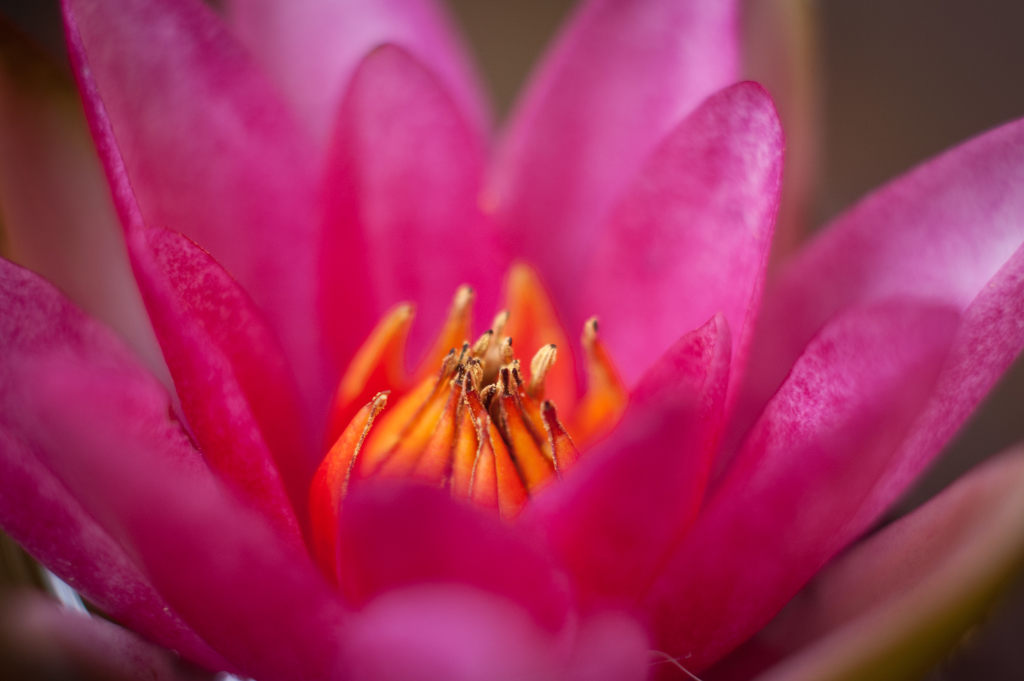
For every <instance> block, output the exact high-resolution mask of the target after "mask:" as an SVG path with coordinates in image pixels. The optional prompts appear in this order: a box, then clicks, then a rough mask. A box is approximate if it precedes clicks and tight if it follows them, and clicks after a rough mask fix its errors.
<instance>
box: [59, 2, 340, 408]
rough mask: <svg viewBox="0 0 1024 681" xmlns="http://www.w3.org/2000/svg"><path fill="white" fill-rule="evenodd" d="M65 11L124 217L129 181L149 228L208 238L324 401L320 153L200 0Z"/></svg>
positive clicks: (67, 6)
mask: <svg viewBox="0 0 1024 681" xmlns="http://www.w3.org/2000/svg"><path fill="white" fill-rule="evenodd" d="M64 15H65V23H66V28H67V34H68V44H69V52H70V55H71V61H72V65H73V67H74V70H75V76H76V78H77V79H78V83H79V87H80V89H81V90H82V92H83V97H84V100H85V105H86V112H87V115H88V118H89V123H90V125H91V127H92V132H93V136H94V137H95V138H96V140H97V144H98V146H99V148H100V155H101V158H102V159H103V161H104V165H105V166H106V170H107V174H108V177H109V180H110V182H111V185H112V186H113V188H114V196H115V201H116V204H117V207H118V211H119V212H120V217H121V221H122V223H123V224H124V225H125V227H126V228H129V229H130V228H132V227H131V222H132V220H133V219H134V218H133V217H131V216H130V215H128V212H130V210H131V209H130V207H126V205H125V201H126V200H127V198H126V197H127V194H128V187H129V185H130V189H131V191H133V192H134V194H135V196H136V197H137V199H138V203H139V207H140V208H141V214H142V217H143V219H144V221H145V223H146V224H147V225H149V226H153V227H163V228H165V229H170V230H172V231H176V232H180V233H182V234H185V235H186V236H188V237H189V238H191V239H193V240H194V241H196V242H197V243H199V244H200V245H202V246H203V247H204V248H205V249H207V250H208V251H209V252H210V253H211V254H212V255H213V256H214V257H215V258H216V259H217V261H218V262H219V263H221V264H222V265H223V266H224V267H225V269H227V270H228V271H229V272H230V273H231V274H232V275H233V276H234V277H235V278H237V279H238V281H239V282H240V283H241V284H242V286H243V287H244V288H245V289H246V290H247V291H248V292H249V293H250V295H251V296H252V297H253V300H254V301H255V302H256V305H257V306H258V307H259V308H260V309H261V310H263V312H264V313H265V314H266V315H267V318H268V321H269V322H270V325H271V328H272V329H273V330H274V332H275V333H276V334H277V335H278V337H279V338H280V340H281V343H282V345H283V347H284V349H285V352H286V353H287V355H288V357H289V359H290V360H291V362H292V363H293V366H294V367H295V370H296V374H297V375H298V377H299V381H300V385H301V387H302V388H303V390H304V391H305V392H306V398H307V399H308V400H309V401H310V404H315V405H317V406H316V408H317V409H318V410H323V409H324V408H325V407H324V405H325V404H326V400H327V390H328V388H329V381H330V380H331V379H332V378H333V377H330V376H327V375H325V374H324V373H322V372H323V364H322V361H323V359H322V354H321V346H320V338H319V331H318V328H317V320H318V318H317V316H316V314H315V287H316V281H317V277H316V269H315V267H316V262H315V250H316V238H315V229H316V218H315V213H314V210H315V203H316V200H315V192H316V183H315V174H314V172H315V171H314V164H315V161H314V156H313V153H312V150H311V149H309V148H307V147H306V145H305V140H304V139H303V136H302V134H301V131H300V130H299V129H298V128H297V126H296V125H294V124H293V122H292V121H291V119H290V118H289V117H288V113H287V111H286V110H285V107H284V105H283V104H282V103H281V102H280V101H279V100H278V99H277V96H276V94H275V93H274V92H273V90H272V88H271V87H270V85H269V84H268V83H266V82H265V81H264V80H263V79H262V78H261V75H260V74H259V73H258V71H257V69H256V67H255V66H254V65H253V64H252V63H250V61H249V60H248V57H247V55H246V54H245V53H244V51H243V50H242V48H241V47H240V46H239V45H237V44H236V42H235V41H234V40H233V39H232V37H231V36H230V35H229V34H228V33H227V29H226V28H225V27H224V26H222V24H221V22H220V20H219V19H218V18H217V16H216V15H214V14H213V12H212V11H211V10H210V9H209V8H207V7H206V6H205V5H204V3H202V2H201V1H200V0H182V1H180V2H171V1H168V0H114V1H112V2H97V1H96V0H64ZM118 157H121V158H123V166H124V172H125V173H126V174H125V175H124V176H123V177H121V173H122V169H121V168H120V167H119V166H121V165H122V161H121V158H118ZM322 416H323V415H322V414H319V413H317V417H319V418H322Z"/></svg>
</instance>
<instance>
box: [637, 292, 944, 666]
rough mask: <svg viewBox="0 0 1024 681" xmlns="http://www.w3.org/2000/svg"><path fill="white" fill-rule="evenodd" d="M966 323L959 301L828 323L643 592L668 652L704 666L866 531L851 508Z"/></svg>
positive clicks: (892, 306) (880, 309) (891, 305)
mask: <svg viewBox="0 0 1024 681" xmlns="http://www.w3.org/2000/svg"><path fill="white" fill-rule="evenodd" d="M956 323H957V315H956V314H955V312H954V311H951V310H950V309H949V308H944V307H935V306H931V305H928V304H923V303H920V302H888V303H884V304H879V305H876V306H873V307H868V308H858V309H855V310H851V311H850V312H848V313H847V314H845V315H842V316H840V317H839V318H837V319H835V320H833V321H832V322H831V323H830V324H829V325H828V326H826V327H825V329H824V330H823V331H822V332H821V333H820V334H819V335H818V336H817V338H816V339H815V340H814V341H813V342H812V343H811V345H809V346H808V349H807V351H806V352H805V353H804V354H803V355H802V357H801V359H800V360H799V362H798V363H797V364H796V366H794V368H793V371H792V373H791V374H790V377H789V379H788V380H787V382H786V383H785V384H784V385H783V387H782V389H781V390H780V391H779V393H778V394H777V395H776V396H775V398H774V399H773V400H772V402H771V403H770V404H769V405H768V407H767V408H766V410H765V413H764V415H763V416H762V418H761V420H760V421H759V422H758V425H757V426H756V427H755V428H754V429H753V431H752V432H751V435H750V437H749V438H748V439H747V441H746V443H745V444H744V447H743V449H742V450H741V453H740V455H739V456H738V458H737V460H736V463H735V465H734V466H733V468H732V469H731V470H730V473H729V476H728V477H727V478H726V480H725V482H724V483H723V484H722V486H721V488H720V489H719V490H718V491H717V492H716V494H715V496H713V497H712V499H711V501H710V502H709V504H708V506H707V507H706V508H705V510H704V511H703V512H702V513H701V516H700V518H699V519H698V522H697V524H696V525H695V526H694V528H693V531H692V532H691V533H690V535H689V536H687V537H686V539H685V540H684V541H683V542H682V543H681V544H680V545H679V547H678V549H677V551H676V552H675V555H674V556H673V557H672V559H671V560H670V561H669V563H668V565H667V567H666V569H665V570H664V572H663V573H662V575H661V577H660V578H659V580H658V582H657V583H655V585H654V587H653V588H652V589H651V591H650V592H649V594H648V595H647V596H646V598H645V608H647V610H648V612H650V614H651V616H652V619H653V621H654V624H655V629H656V631H657V632H658V639H659V645H660V646H661V649H662V650H664V651H666V652H667V653H670V654H672V655H681V656H683V657H685V658H686V659H687V660H688V664H687V668H688V669H690V670H691V671H694V672H698V671H700V670H701V669H703V668H704V667H706V666H708V664H710V663H712V662H714V661H715V660H717V659H718V658H719V657H721V656H722V655H723V654H724V653H726V652H728V651H729V650H730V649H732V648H733V647H734V646H736V645H737V644H738V643H740V642H741V641H743V640H744V639H745V638H747V637H748V636H750V635H751V634H752V633H753V632H755V631H756V630H757V629H759V628H760V627H761V626H763V625H764V624H765V623H766V622H767V621H768V620H769V619H770V618H771V617H772V616H773V615H774V614H775V612H777V611H778V609H779V608H781V607H782V605H783V604H784V603H785V602H786V601H787V600H789V598H791V597H792V596H793V594H795V593H796V592H797V590H799V588H800V587H801V586H803V584H804V583H805V582H806V581H807V580H808V579H809V578H810V577H811V576H812V575H813V574H814V573H815V572H816V571H817V570H818V569H820V568H821V566H822V565H824V564H825V562H826V561H828V559H829V558H831V557H832V556H833V555H834V554H835V553H836V552H838V551H839V550H840V549H842V548H843V546H845V545H846V544H847V543H848V542H849V541H850V540H851V539H852V538H853V537H854V536H856V533H857V530H856V528H851V525H850V514H851V513H852V512H853V511H855V510H856V509H857V507H858V506H859V505H860V503H861V502H862V501H863V499H864V498H865V496H867V494H868V493H869V491H870V490H871V487H872V486H873V485H874V483H875V481H876V480H877V479H878V478H879V476H880V475H881V473H882V471H883V470H884V469H885V467H886V465H887V464H888V462H889V460H890V458H891V456H892V455H893V454H894V453H895V451H896V449H897V447H898V445H899V443H900V441H901V440H902V438H903V436H904V435H905V434H906V432H907V429H908V428H909V426H910V424H911V423H912V422H913V419H914V418H915V417H916V416H917V414H918V413H920V410H921V408H922V407H923V406H924V404H925V401H926V399H927V397H928V395H929V393H930V390H931V388H932V386H933V385H934V381H935V377H936V376H937V375H938V371H939V369H940V367H941V366H942V362H943V360H944V358H945V354H946V351H947V349H948V348H949V343H950V340H951V337H952V334H953V331H954V329H955V326H956Z"/></svg>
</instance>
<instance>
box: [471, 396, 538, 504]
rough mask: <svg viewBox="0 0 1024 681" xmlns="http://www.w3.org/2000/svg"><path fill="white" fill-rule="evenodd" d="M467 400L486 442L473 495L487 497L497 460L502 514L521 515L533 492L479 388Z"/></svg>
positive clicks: (499, 500)
mask: <svg viewBox="0 0 1024 681" xmlns="http://www.w3.org/2000/svg"><path fill="white" fill-rule="evenodd" d="M466 403H467V404H468V405H469V408H470V411H471V413H472V414H473V420H474V421H475V422H476V424H477V426H478V432H480V433H482V444H481V452H480V459H479V460H478V462H477V470H476V476H475V479H474V481H473V483H474V484H473V495H474V498H476V497H477V496H478V495H479V496H480V497H481V498H483V499H487V498H488V497H487V495H488V494H489V490H488V485H489V482H490V478H489V472H488V470H487V467H488V466H489V462H491V461H493V465H494V481H495V492H496V496H497V507H498V511H499V513H501V517H502V518H506V519H511V518H515V517H516V516H517V515H519V512H520V511H521V510H522V509H523V506H525V505H526V502H527V500H528V499H529V496H528V495H527V493H526V487H525V485H523V480H522V478H520V477H519V471H518V470H517V469H516V465H515V463H514V462H513V461H512V457H511V455H510V454H509V452H508V448H507V447H506V446H505V441H504V440H502V439H501V433H499V432H498V429H497V427H495V425H494V421H492V420H491V418H490V416H488V414H487V409H486V408H485V407H484V405H483V402H482V401H481V399H480V397H478V396H477V394H476V391H472V392H467V393H466Z"/></svg>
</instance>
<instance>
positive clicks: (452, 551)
mask: <svg viewBox="0 0 1024 681" xmlns="http://www.w3.org/2000/svg"><path fill="white" fill-rule="evenodd" d="M338 525H339V535H338V562H339V565H340V566H341V575H340V581H341V587H342V591H343V592H344V593H345V595H346V596H347V597H348V599H349V600H350V601H351V602H352V603H354V604H355V605H357V606H361V605H364V604H366V603H367V602H368V601H370V600H371V599H372V598H374V597H375V596H377V595H379V594H380V593H382V592H384V591H387V590H389V589H395V588H398V587H404V586H409V585H415V584H419V583H423V582H461V583H464V584H468V585H471V586H474V587H477V588H480V589H484V590H487V591H490V592H492V593H496V594H499V595H501V596H503V597H505V598H508V599H509V600H511V601H513V602H515V603H517V604H519V605H520V606H521V607H523V608H525V609H526V611H527V612H529V613H530V614H531V615H532V616H533V618H534V619H535V620H536V621H537V622H538V623H539V624H540V625H541V626H543V627H545V628H546V629H549V630H552V631H557V630H558V629H559V628H561V627H562V626H563V625H564V624H565V622H566V618H567V617H568V612H569V606H570V603H569V593H568V585H567V584H566V583H565V581H564V578H563V577H562V576H560V575H558V574H557V573H556V572H555V570H554V565H553V562H552V561H551V560H550V558H549V557H548V556H547V555H546V554H545V553H544V552H543V551H542V550H541V549H539V548H538V547H536V546H534V545H533V541H532V540H530V539H529V537H528V535H527V534H526V533H523V532H521V531H519V530H517V529H516V528H515V527H513V526H510V525H508V524H505V523H503V522H502V521H500V520H499V519H498V518H497V517H494V516H489V515H486V514H485V512H484V511H482V510H481V509H478V508H473V507H471V506H468V505H463V504H461V503H459V502H456V501H453V500H452V499H451V498H446V496H445V495H443V494H442V493H440V492H438V491H436V490H433V489H430V488H428V487H423V486H420V485H395V484H388V483H363V484H362V485H359V486H355V487H353V489H352V490H351V491H350V494H349V496H348V497H347V498H346V499H345V503H344V505H343V506H342V510H341V517H340V519H339V521H338Z"/></svg>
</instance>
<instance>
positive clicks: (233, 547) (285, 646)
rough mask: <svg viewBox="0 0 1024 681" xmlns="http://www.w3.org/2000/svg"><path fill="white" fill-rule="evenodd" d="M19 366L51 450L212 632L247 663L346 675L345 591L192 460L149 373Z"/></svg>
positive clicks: (40, 440) (33, 419)
mask: <svg viewBox="0 0 1024 681" xmlns="http://www.w3.org/2000/svg"><path fill="white" fill-rule="evenodd" d="M134 373H135V374H137V372H134ZM20 378H21V379H22V380H21V381H20V382H19V387H20V391H19V392H20V394H21V404H22V409H21V412H22V416H23V420H24V423H25V429H26V430H27V431H28V432H30V433H31V434H32V437H33V439H34V441H35V442H36V443H37V446H38V448H39V452H40V457H41V458H42V459H43V461H44V463H46V464H47V466H48V467H49V468H50V469H51V470H53V471H54V472H55V473H57V475H58V476H59V477H60V479H61V481H62V482H63V483H64V484H65V485H67V486H68V488H69V489H71V490H72V492H73V493H74V494H75V495H76V496H77V497H78V498H79V499H80V500H81V501H82V504H83V506H84V507H85V508H86V510H87V511H88V512H89V513H90V514H91V515H93V516H94V517H95V518H96V519H97V521H98V522H99V523H100V525H101V526H102V527H104V528H105V529H106V530H107V531H109V532H110V533H111V535H112V536H113V537H115V538H116V539H117V540H118V541H120V542H122V543H123V544H124V545H126V546H130V547H131V549H132V550H133V551H134V553H135V554H136V555H137V556H138V558H139V560H140V561H141V564H142V565H143V566H144V568H145V570H146V573H147V574H148V575H149V576H150V578H151V579H152V580H153V584H154V585H155V586H156V587H157V588H158V589H159V590H160V593H161V594H163V595H164V596H165V597H166V598H167V600H168V602H169V603H170V604H171V606H172V607H174V608H175V609H176V610H177V611H178V612H179V613H181V615H182V617H183V618H184V619H185V621H186V622H188V623H189V624H190V625H191V626H192V627H193V628H195V630H196V631H197V632H198V633H199V634H200V635H201V636H202V637H203V638H204V639H205V640H206V641H209V642H210V644H211V645H212V646H213V647H214V648H215V649H216V650H217V651H218V652H220V653H221V654H223V655H224V656H225V657H226V658H227V659H228V660H229V661H231V662H233V663H234V664H235V665H237V666H238V667H239V668H240V669H241V670H242V671H243V672H244V673H245V674H246V675H248V676H253V677H258V678H261V679H269V680H274V679H282V680H283V679H307V678H337V677H340V676H341V673H342V671H341V670H342V664H343V661H342V655H343V650H342V646H341V641H340V638H339V637H340V633H341V630H342V628H343V626H344V623H345V618H346V613H345V611H344V608H343V606H342V604H341V602H340V600H339V599H338V597H337V594H335V593H334V592H333V591H332V590H331V589H330V587H328V586H327V584H326V582H324V581H323V579H322V578H321V577H320V575H319V573H318V572H317V570H316V568H315V567H314V566H313V564H312V562H311V561H310V560H309V557H308V556H307V555H306V554H305V552H304V551H302V550H301V548H299V547H296V546H294V545H293V544H291V543H289V542H287V541H285V540H284V539H283V538H282V537H281V535H280V534H279V533H278V532H277V531H275V530H274V529H273V528H272V527H271V526H270V525H269V524H268V523H267V521H266V520H265V519H264V518H263V517H261V516H259V515H258V514H256V513H255V512H253V511H252V510H250V509H249V508H247V507H246V506H244V505H242V504H240V503H239V502H237V501H236V500H235V498H234V497H232V496H231V495H230V494H228V493H226V492H225V491H224V490H223V489H222V488H221V487H220V486H219V485H218V484H217V482H216V481H215V479H214V478H213V476H212V475H211V474H210V473H209V471H208V470H206V469H205V468H200V467H195V466H191V467H190V466H187V465H184V463H183V462H185V461H190V460H193V459H194V457H195V456H196V454H195V451H194V450H193V449H192V446H191V444H190V443H189V441H188V439H187V437H186V436H185V434H184V433H183V432H182V431H181V429H180V427H179V426H178V425H177V424H176V423H175V422H173V421H171V420H170V419H169V418H168V411H167V400H166V397H165V396H164V395H163V394H162V393H161V392H160V391H159V390H158V389H157V387H156V386H155V385H154V383H153V382H152V380H149V379H148V377H145V376H139V375H132V372H130V371H127V370H126V369H125V368H121V369H120V370H112V369H103V370H101V369H100V368H98V367H96V366H88V365H84V364H83V363H82V362H81V361H76V360H74V359H73V358H68V357H64V356H51V357H48V358H40V359H39V360H37V361H34V362H30V363H25V364H24V365H23V366H22V367H20ZM118 379H119V380H118Z"/></svg>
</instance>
